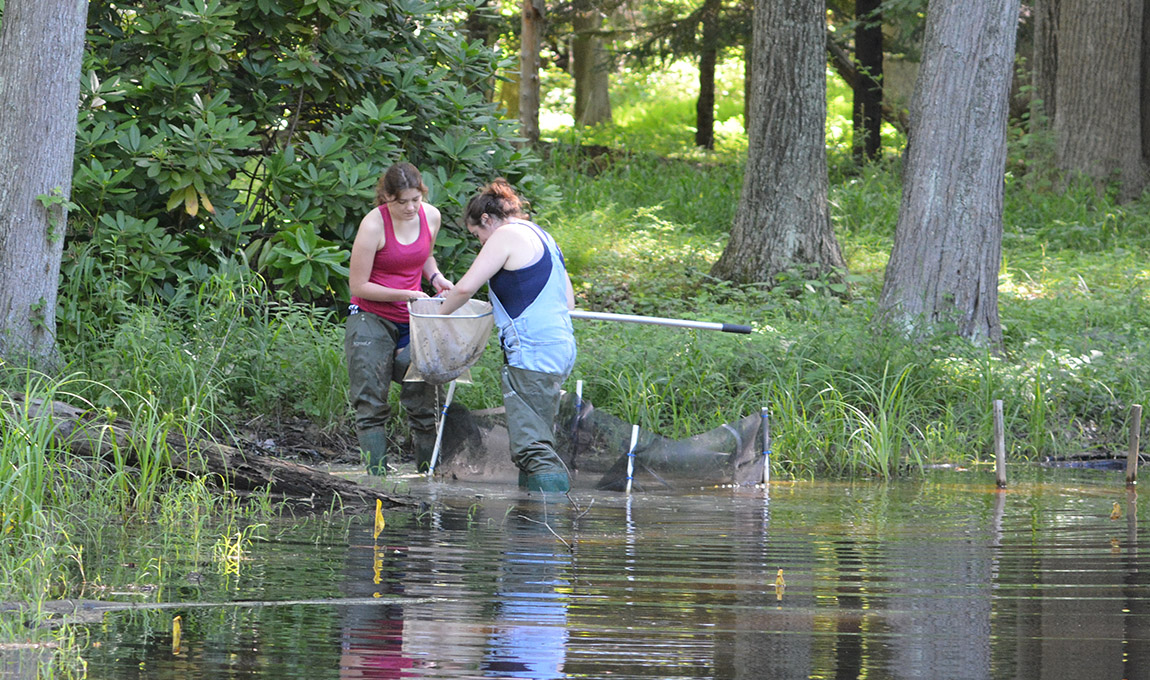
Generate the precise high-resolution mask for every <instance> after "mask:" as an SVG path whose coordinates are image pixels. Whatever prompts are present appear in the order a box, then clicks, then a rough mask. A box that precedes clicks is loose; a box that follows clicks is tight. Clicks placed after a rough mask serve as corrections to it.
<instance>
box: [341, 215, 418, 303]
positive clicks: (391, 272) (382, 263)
mask: <svg viewBox="0 0 1150 680" xmlns="http://www.w3.org/2000/svg"><path fill="white" fill-rule="evenodd" d="M379 214H380V215H382V216H383V238H384V244H383V247H382V248H380V249H379V250H377V251H375V260H374V261H373V262H372V264H371V274H369V275H368V277H367V280H368V281H370V282H371V283H375V284H378V285H380V286H385V287H387V288H398V289H401V290H419V289H420V279H421V278H422V277H423V263H424V262H427V258H428V257H430V256H431V228H430V227H429V226H428V225H427V215H425V214H424V213H423V206H422V205H421V206H419V236H418V237H416V239H415V240H414V241H412V242H411V243H408V244H406V245H404V244H402V243H400V242H399V241H398V240H397V239H396V238H395V229H394V228H393V227H392V224H391V213H390V212H389V211H388V209H387V206H385V205H381V206H379ZM351 303H352V304H353V305H359V308H360V309H362V310H363V311H365V312H371V313H372V314H378V315H379V316H382V317H383V318H385V319H387V320H388V321H395V322H397V323H407V322H408V315H407V303H406V302H377V301H375V300H364V299H363V298H361V297H356V296H354V295H353V296H352V298H351Z"/></svg>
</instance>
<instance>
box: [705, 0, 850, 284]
mask: <svg viewBox="0 0 1150 680" xmlns="http://www.w3.org/2000/svg"><path fill="white" fill-rule="evenodd" d="M753 21H754V48H753V54H754V63H753V66H752V73H751V91H750V97H751V108H752V112H751V123H750V127H749V129H748V140H749V148H748V151H747V166H746V170H745V173H744V176H743V189H742V194H741V196H740V198H739V205H738V208H737V209H736V211H735V224H734V226H733V227H732V229H731V238H730V241H729V242H728V243H727V247H726V249H725V250H724V251H723V254H722V256H720V257H719V260H718V261H717V262H716V263H715V265H714V267H713V268H712V273H713V274H714V275H715V276H718V277H720V278H724V279H729V280H732V281H739V282H744V283H750V282H756V281H771V280H772V279H774V277H775V276H776V275H777V274H779V273H781V272H784V271H787V270H791V269H799V270H804V274H806V275H812V274H819V273H824V274H825V273H830V272H832V271H841V270H842V269H845V267H846V263H845V262H844V260H843V257H842V252H841V251H840V250H839V245H838V242H837V241H836V240H835V236H834V231H833V230H832V229H831V222H830V214H829V208H828V205H827V157H826V133H825V126H826V59H825V57H824V50H825V49H826V29H825V23H826V4H825V2H824V1H823V0H771V1H770V2H758V3H755V9H754V20H753Z"/></svg>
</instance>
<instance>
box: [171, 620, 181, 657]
mask: <svg viewBox="0 0 1150 680" xmlns="http://www.w3.org/2000/svg"><path fill="white" fill-rule="evenodd" d="M181 621H182V619H181V618H180V617H179V616H177V617H176V618H174V619H172V654H179V653H180V622H181Z"/></svg>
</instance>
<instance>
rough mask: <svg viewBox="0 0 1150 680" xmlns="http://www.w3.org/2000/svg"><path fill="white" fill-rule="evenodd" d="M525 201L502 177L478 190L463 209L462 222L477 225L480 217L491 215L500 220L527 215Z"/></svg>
mask: <svg viewBox="0 0 1150 680" xmlns="http://www.w3.org/2000/svg"><path fill="white" fill-rule="evenodd" d="M526 208H527V202H526V201H524V200H523V199H522V198H520V197H519V194H517V193H515V189H513V188H512V187H511V183H510V182H508V181H507V180H505V179H503V178H502V177H500V178H498V179H496V180H495V181H494V182H492V183H491V184H488V185H487V186H485V187H483V188H482V189H480V190H479V193H478V194H475V196H473V197H472V198H471V200H470V201H468V202H467V209H466V210H464V211H463V222H464V224H470V225H478V224H480V218H481V217H483V216H484V215H491V216H492V217H495V218H498V219H500V220H506V219H508V218H511V217H527V212H526Z"/></svg>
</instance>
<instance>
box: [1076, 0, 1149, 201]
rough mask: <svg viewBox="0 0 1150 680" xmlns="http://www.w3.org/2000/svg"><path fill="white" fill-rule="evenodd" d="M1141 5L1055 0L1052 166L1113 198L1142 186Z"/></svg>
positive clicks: (1127, 196)
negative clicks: (1111, 190)
mask: <svg viewBox="0 0 1150 680" xmlns="http://www.w3.org/2000/svg"><path fill="white" fill-rule="evenodd" d="M1145 4H1146V3H1145V0H1107V1H1106V2H1099V1H1098V0H1061V1H1060V3H1059V13H1058V76H1057V79H1056V83H1055V88H1056V90H1057V97H1058V107H1057V109H1055V112H1054V134H1055V140H1056V142H1055V148H1056V154H1057V158H1058V167H1059V168H1060V169H1061V170H1063V171H1065V172H1066V173H1068V174H1069V175H1070V176H1071V179H1072V178H1073V176H1075V175H1085V176H1086V177H1089V178H1091V179H1092V180H1094V182H1095V183H1096V184H1097V185H1098V186H1099V187H1101V186H1102V185H1104V184H1105V183H1107V182H1110V181H1114V180H1117V182H1118V186H1119V198H1120V199H1121V200H1124V201H1129V200H1133V199H1135V198H1137V197H1138V196H1139V195H1140V194H1141V193H1142V189H1143V188H1144V187H1145V185H1146V176H1145V168H1144V166H1143V162H1142V114H1141V106H1142V94H1141V90H1142V87H1141V85H1142V82H1143V78H1142V72H1141V69H1142V49H1143V46H1142V17H1143V10H1144V6H1145Z"/></svg>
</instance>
